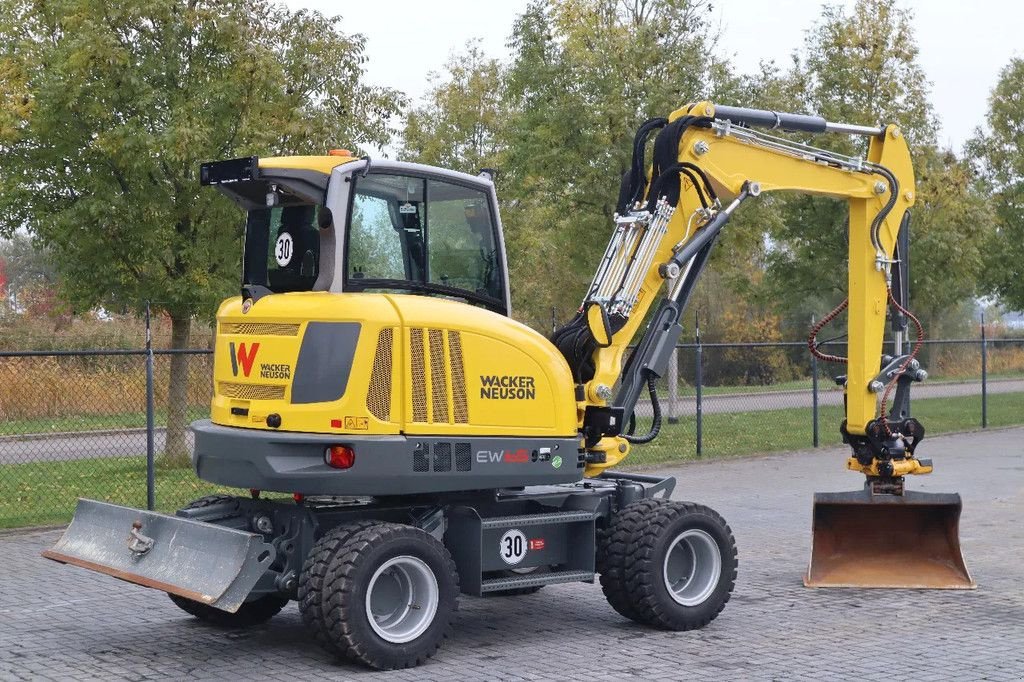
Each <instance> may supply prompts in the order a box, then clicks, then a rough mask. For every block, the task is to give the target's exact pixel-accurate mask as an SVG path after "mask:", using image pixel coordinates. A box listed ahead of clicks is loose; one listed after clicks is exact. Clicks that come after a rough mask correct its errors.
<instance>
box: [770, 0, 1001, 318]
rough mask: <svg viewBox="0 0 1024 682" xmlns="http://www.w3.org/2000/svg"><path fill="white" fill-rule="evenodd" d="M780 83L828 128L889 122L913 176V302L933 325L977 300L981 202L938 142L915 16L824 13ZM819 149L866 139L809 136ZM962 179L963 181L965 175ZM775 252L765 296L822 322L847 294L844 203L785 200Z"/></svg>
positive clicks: (877, 7) (880, 0)
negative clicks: (976, 215) (812, 311)
mask: <svg viewBox="0 0 1024 682" xmlns="http://www.w3.org/2000/svg"><path fill="white" fill-rule="evenodd" d="M778 77H779V78H781V79H783V80H786V81H788V83H787V85H786V86H784V87H783V90H784V91H788V92H791V93H795V94H796V100H797V102H796V103H797V105H798V107H799V108H801V109H803V110H805V111H810V112H814V113H816V114H819V115H822V116H824V117H825V118H826V119H828V120H830V121H843V122H851V123H861V124H880V123H896V124H898V125H899V126H900V128H901V130H902V131H903V132H904V134H905V135H906V137H907V140H908V142H909V143H910V147H911V153H912V155H913V158H914V163H915V172H916V176H917V185H918V187H917V205H916V207H915V208H914V209H912V214H913V221H912V233H911V234H912V244H911V260H912V262H913V263H915V264H916V265H917V267H914V268H912V272H911V291H912V294H911V303H912V304H913V308H914V309H915V310H918V311H922V312H924V317H925V318H927V319H929V320H931V321H936V320H938V318H939V317H940V313H942V311H945V310H949V309H952V308H953V307H955V304H956V303H958V302H962V301H964V300H965V299H967V298H969V297H971V296H972V295H973V294H974V293H975V286H974V283H975V280H976V277H977V274H978V269H979V267H980V257H979V249H980V242H979V241H978V240H977V239H975V237H976V236H977V233H978V222H977V221H976V220H975V219H973V218H972V211H975V210H979V209H980V210H982V212H983V202H982V201H981V199H980V197H979V196H978V195H977V193H976V192H975V191H974V189H973V186H972V184H971V183H970V182H969V181H968V180H969V173H967V169H966V167H965V165H964V164H963V163H962V162H961V161H959V160H958V159H957V158H956V156H955V155H954V154H952V153H951V152H942V151H940V150H938V149H937V147H936V144H935V129H936V127H937V119H936V116H935V113H934V111H933V110H932V107H931V105H930V103H929V101H928V80H927V78H926V77H925V74H924V72H923V70H922V68H921V66H920V64H919V63H918V50H917V45H916V41H915V39H914V34H913V16H912V14H911V12H910V11H909V10H906V9H901V8H900V7H899V6H898V4H897V2H896V0H858V1H857V2H856V4H855V5H854V7H853V9H852V10H851V11H850V12H847V11H846V10H844V9H843V8H842V7H832V6H827V7H825V9H824V10H823V13H822V16H821V19H820V20H819V22H818V23H817V24H816V25H815V26H814V28H813V29H812V30H811V31H810V32H809V33H808V36H807V41H806V44H805V47H804V50H803V52H802V53H797V54H795V55H794V63H793V66H792V68H791V70H790V71H789V72H788V73H786V74H784V75H781V76H778ZM812 144H814V145H816V146H825V147H827V148H829V149H832V150H833V151H837V152H841V153H845V154H860V153H863V152H864V151H865V150H866V143H865V140H863V139H862V138H851V137H845V136H825V137H816V138H814V140H813V141H812ZM965 173H966V175H965ZM780 206H781V209H782V212H781V215H780V221H779V229H776V230H774V231H772V232H771V234H770V238H771V240H772V241H773V243H774V245H775V248H773V249H772V251H771V252H770V254H769V255H768V278H766V282H767V283H768V287H769V290H770V291H771V298H773V299H774V300H777V301H781V302H782V304H783V307H784V308H788V312H789V313H790V315H791V316H796V317H798V318H799V321H797V320H794V321H793V322H794V325H799V326H800V327H802V328H805V327H806V323H807V314H808V312H809V311H808V304H809V302H813V303H811V306H812V307H815V308H819V309H818V310H817V311H816V312H818V314H819V316H820V314H821V313H823V312H825V310H827V309H828V307H831V306H832V305H834V304H835V303H838V301H839V299H841V298H842V296H843V295H844V292H845V290H846V278H847V267H846V265H847V263H846V259H847V243H846V241H847V230H846V207H845V205H843V204H841V203H839V202H836V201H834V200H830V199H822V198H816V197H807V196H801V197H787V198H785V199H784V200H783V201H782V202H780Z"/></svg>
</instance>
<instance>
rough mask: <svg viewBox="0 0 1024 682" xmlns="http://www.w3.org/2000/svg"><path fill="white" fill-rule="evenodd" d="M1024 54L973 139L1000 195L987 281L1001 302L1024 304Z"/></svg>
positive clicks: (1002, 79) (1003, 79)
mask: <svg viewBox="0 0 1024 682" xmlns="http://www.w3.org/2000/svg"><path fill="white" fill-rule="evenodd" d="M1021 92H1024V59H1020V58H1017V59H1013V60H1011V61H1010V63H1009V64H1007V65H1006V67H1005V68H1004V69H1003V70H1002V72H1001V73H1000V75H999V82H998V84H997V85H996V87H995V89H994V90H993V91H992V94H991V96H990V97H989V102H988V104H989V111H988V115H987V117H986V123H987V128H986V129H985V130H981V129H979V130H978V131H977V132H976V133H975V136H974V138H973V139H972V140H971V142H970V143H969V144H968V147H967V148H968V152H969V154H970V155H971V157H973V158H976V159H979V164H978V165H979V170H980V171H981V174H982V177H983V179H984V183H985V189H987V190H989V191H991V192H992V193H993V195H994V199H995V202H994V204H995V214H996V216H995V217H996V221H995V229H994V230H993V231H992V232H991V233H990V235H989V240H988V243H987V244H986V245H985V247H986V248H985V256H986V263H985V265H986V267H985V269H984V286H985V288H986V290H987V291H988V292H989V293H991V294H993V295H995V296H996V297H997V298H998V299H999V301H1000V302H1001V303H1003V304H1004V305H1006V306H1008V307H1009V308H1011V309H1013V310H1024V268H1022V266H1021V263H1024V99H1022V97H1021Z"/></svg>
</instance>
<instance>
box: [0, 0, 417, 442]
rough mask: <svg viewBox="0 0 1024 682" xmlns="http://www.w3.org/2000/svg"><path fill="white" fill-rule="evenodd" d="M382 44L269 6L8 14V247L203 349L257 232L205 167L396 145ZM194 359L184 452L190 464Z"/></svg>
mask: <svg viewBox="0 0 1024 682" xmlns="http://www.w3.org/2000/svg"><path fill="white" fill-rule="evenodd" d="M363 45H364V40H363V38H362V37H361V36H358V35H346V34H344V33H342V32H341V31H340V30H339V24H338V19H337V18H326V17H324V16H322V15H320V14H318V13H315V12H306V11H299V12H294V13H293V12H290V11H288V10H287V9H285V8H283V7H281V6H280V5H277V4H273V3H272V2H269V0H245V1H243V0H190V1H189V2H181V1H180V0H103V1H101V0H47V2H42V1H40V0H0V182H2V184H3V191H2V192H0V233H7V234H10V233H12V232H13V231H14V230H16V229H18V228H26V229H28V230H29V231H30V232H31V233H32V234H33V235H34V236H35V237H36V238H37V239H38V240H39V241H40V242H41V244H43V245H44V246H46V247H47V248H48V249H49V250H50V253H51V254H52V255H53V258H54V262H55V264H56V266H57V268H58V270H59V272H60V274H61V283H62V293H63V295H64V296H66V297H67V299H68V300H69V301H70V302H71V303H72V304H73V305H74V306H75V307H77V308H79V309H82V308H90V307H94V306H98V305H102V306H109V307H112V308H118V309H121V308H124V307H136V308H138V306H140V305H141V304H142V302H144V301H145V300H147V299H149V300H151V301H152V302H153V305H154V307H155V308H156V309H157V310H162V311H164V312H166V313H167V314H168V315H169V316H170V318H171V320H172V334H171V337H172V344H173V346H175V347H186V346H187V345H188V341H189V330H190V323H191V319H192V318H193V317H194V316H196V315H198V314H202V313H209V312H210V311H212V309H213V307H214V305H215V302H216V301H217V300H218V299H220V298H222V297H223V296H224V295H226V294H228V293H229V292H231V291H232V290H234V289H236V287H237V283H238V273H239V261H240V257H239V253H240V248H239V247H240V236H241V224H240V221H239V216H238V212H237V209H236V208H235V207H234V206H233V205H231V204H230V202H228V201H225V200H224V199H223V198H222V197H218V196H217V193H216V192H212V191H202V192H201V191H200V189H199V187H198V180H197V171H198V165H199V163H200V162H201V161H206V160H211V159H222V158H227V157H232V156H243V155H251V154H260V155H273V154H275V153H323V151H324V150H325V149H326V148H327V147H328V146H336V145H359V144H366V143H368V144H376V145H383V144H385V143H387V142H388V140H389V138H390V135H391V132H392V131H391V130H390V128H389V126H388V121H389V118H390V116H391V115H392V114H393V113H395V112H396V111H397V109H398V108H399V107H400V106H401V105H402V98H401V96H399V95H398V94H397V93H395V92H393V91H391V90H386V89H381V88H373V87H369V86H367V85H366V84H364V83H363V72H362V66H361V65H362V63H363V61H364V56H363ZM186 382H187V366H186V365H185V358H184V357H182V356H174V358H173V360H172V363H171V368H170V388H169V396H168V401H169V413H168V432H167V452H168V454H169V455H172V456H175V457H177V456H179V455H181V454H182V453H184V452H185V451H186V441H185V429H184V427H185V407H186V388H187V384H186Z"/></svg>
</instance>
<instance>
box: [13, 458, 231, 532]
mask: <svg viewBox="0 0 1024 682" xmlns="http://www.w3.org/2000/svg"><path fill="white" fill-rule="evenodd" d="M0 490H3V491H4V492H3V494H2V495H0V528H17V527H21V526H46V525H54V524H59V523H66V522H67V521H68V520H70V519H71V515H72V514H74V511H75V505H76V503H77V498H79V497H88V498H91V499H94V500H103V501H106V502H113V503H115V504H123V505H127V506H130V507H140V508H145V506H146V458H145V457H144V456H140V457H103V458H96V459H80V460H73V461H63V462H33V463H31V464H8V465H2V466H0ZM223 491H229V492H236V493H237V492H238V491H231V490H230V489H228V488H220V487H217V486H215V485H212V484H210V483H206V482H204V481H200V480H199V479H198V478H196V475H195V473H193V471H192V469H191V468H189V467H182V468H168V467H163V466H158V468H157V470H156V502H157V510H158V511H173V510H175V509H177V508H179V507H181V506H183V505H185V504H186V503H188V502H190V501H191V500H194V499H196V498H197V497H202V496H203V495H209V494H211V493H214V492H223Z"/></svg>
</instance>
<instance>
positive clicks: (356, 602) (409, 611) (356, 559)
mask: <svg viewBox="0 0 1024 682" xmlns="http://www.w3.org/2000/svg"><path fill="white" fill-rule="evenodd" d="M458 594H459V579H458V575H457V573H456V571H455V563H454V562H453V561H452V558H451V555H450V554H449V553H448V550H447V549H445V546H444V545H443V544H441V542H439V541H438V540H437V539H435V538H434V537H433V536H431V535H430V534H428V533H425V532H424V531H422V530H420V529H418V528H413V527H411V526H405V525H401V524H397V523H375V524H373V525H371V526H370V527H368V528H365V529H363V530H361V531H360V532H358V533H355V534H353V535H352V536H351V537H349V538H348V539H347V540H346V541H345V542H344V543H343V544H342V545H341V546H340V547H339V548H338V550H337V551H336V552H335V554H334V557H333V559H332V560H331V561H330V565H329V567H328V570H327V575H326V577H325V580H324V583H323V600H324V614H323V618H324V623H323V624H324V630H325V633H326V636H327V637H328V638H329V640H330V644H331V647H330V649H331V650H332V651H335V652H336V653H340V654H343V655H344V656H346V657H347V658H349V659H350V660H353V661H357V662H359V663H362V664H364V665H367V666H370V667H372V668H378V669H384V670H389V669H394V668H408V667H411V666H414V665H419V664H421V663H423V662H424V661H426V660H427V659H428V658H430V657H431V656H433V655H434V653H435V652H436V651H437V649H438V648H439V647H440V646H441V642H442V641H443V640H444V639H445V638H446V637H448V636H449V634H450V633H451V623H452V617H453V614H454V611H455V608H456V600H457V598H458Z"/></svg>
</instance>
